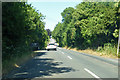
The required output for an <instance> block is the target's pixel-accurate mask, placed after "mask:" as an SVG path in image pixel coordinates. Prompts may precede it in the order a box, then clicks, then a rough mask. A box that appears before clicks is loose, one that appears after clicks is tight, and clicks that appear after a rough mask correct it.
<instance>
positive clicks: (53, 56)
mask: <svg viewBox="0 0 120 80" xmlns="http://www.w3.org/2000/svg"><path fill="white" fill-rule="evenodd" d="M37 53H38V54H37V55H36V56H35V57H34V58H33V59H31V60H29V61H28V62H27V63H26V64H24V65H22V66H20V68H18V69H16V70H14V71H12V72H11V73H10V74H8V75H6V76H5V78H31V79H35V78H98V79H99V78H118V66H117V65H115V64H112V63H109V62H105V61H104V60H100V59H97V58H95V57H91V56H89V55H85V54H84V53H79V52H75V51H71V50H66V49H63V48H59V47H58V48H57V51H45V50H43V51H41V50H39V51H37Z"/></svg>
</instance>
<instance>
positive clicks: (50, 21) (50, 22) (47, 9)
mask: <svg viewBox="0 0 120 80" xmlns="http://www.w3.org/2000/svg"><path fill="white" fill-rule="evenodd" d="M80 2H81V1H80V0H74V1H71V0H69V1H68V0H57V1H55V0H49V1H47V0H44V1H41V0H39V1H37V0H36V1H34V2H33V1H32V0H28V2H27V3H28V4H32V6H33V8H35V9H36V10H39V12H41V13H42V14H43V15H44V16H46V17H45V20H44V22H45V23H46V24H45V29H50V30H51V31H53V30H54V28H55V26H56V24H57V23H58V22H61V21H62V16H61V12H63V10H64V9H65V8H67V7H73V8H75V6H76V5H77V4H79V3H80Z"/></svg>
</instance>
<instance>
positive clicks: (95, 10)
mask: <svg viewBox="0 0 120 80" xmlns="http://www.w3.org/2000/svg"><path fill="white" fill-rule="evenodd" d="M115 4H116V3H115V2H82V3H80V4H78V5H77V6H76V8H75V9H74V8H72V7H69V8H66V9H65V10H64V11H63V12H62V13H61V15H62V17H63V20H62V23H58V24H57V25H56V27H55V29H54V31H53V33H52V36H53V37H54V38H55V39H56V40H57V42H59V44H61V46H67V47H77V48H78V49H87V48H88V47H89V48H92V49H97V48H98V47H99V46H102V47H104V44H105V43H111V44H112V45H115V46H116V44H117V37H118V24H119V21H120V20H119V18H117V17H119V14H118V10H119V8H118V7H116V6H115Z"/></svg>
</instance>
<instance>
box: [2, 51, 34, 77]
mask: <svg viewBox="0 0 120 80" xmlns="http://www.w3.org/2000/svg"><path fill="white" fill-rule="evenodd" d="M35 55H36V53H35V52H32V51H29V52H26V53H25V54H22V55H21V56H15V57H12V59H10V60H3V61H2V75H3V76H4V75H6V74H7V73H9V72H10V71H11V70H13V69H15V68H20V65H22V64H24V63H25V62H27V61H28V60H29V59H31V58H32V57H34V56H35Z"/></svg>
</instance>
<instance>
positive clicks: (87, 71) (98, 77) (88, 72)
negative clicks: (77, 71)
mask: <svg viewBox="0 0 120 80" xmlns="http://www.w3.org/2000/svg"><path fill="white" fill-rule="evenodd" d="M84 70H85V71H87V72H88V73H89V74H91V75H92V76H93V77H95V78H98V80H102V79H100V77H98V76H97V75H95V74H94V73H93V72H91V71H90V70H88V69H87V68H84Z"/></svg>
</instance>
